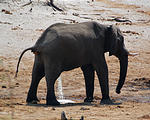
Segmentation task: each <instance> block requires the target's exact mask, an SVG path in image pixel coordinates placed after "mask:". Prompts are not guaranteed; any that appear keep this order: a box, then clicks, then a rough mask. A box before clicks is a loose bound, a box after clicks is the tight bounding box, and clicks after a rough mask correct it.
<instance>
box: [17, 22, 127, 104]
mask: <svg viewBox="0 0 150 120" xmlns="http://www.w3.org/2000/svg"><path fill="white" fill-rule="evenodd" d="M28 50H31V52H33V53H34V54H35V60H34V65H33V70H32V81H31V85H30V88H29V91H28V95H27V99H26V102H27V103H32V102H38V101H39V100H38V98H37V88H38V84H39V82H40V80H41V79H42V78H43V77H45V78H46V85H47V96H46V104H47V105H54V106H55V105H60V103H59V102H58V101H57V99H56V96H55V90H54V84H55V81H56V80H57V78H58V77H59V76H60V74H61V73H62V72H63V71H69V70H72V69H75V68H78V67H80V68H81V70H82V71H83V75H84V79H85V88H86V98H85V99H84V102H92V101H93V92H94V77H95V74H94V73H95V71H96V73H97V76H98V79H99V83H100V88H101V93H102V99H101V102H100V104H112V103H113V102H112V100H111V98H110V96H109V83H108V82H109V81H108V67H107V63H106V60H105V53H106V52H109V56H111V55H114V56H116V57H117V58H118V59H119V61H120V78H119V81H118V85H117V87H116V93H118V94H119V93H120V91H121V88H122V87H123V84H124V82H125V79H126V74H127V68H128V56H129V55H130V53H129V52H128V50H127V49H126V47H125V44H124V37H123V35H122V33H121V31H120V29H119V28H118V27H116V26H114V25H103V24H100V23H97V22H94V21H91V22H82V23H74V24H65V23H55V24H53V25H51V26H50V27H48V28H47V29H46V30H45V31H44V32H43V33H42V35H41V37H40V38H39V39H38V40H37V41H36V43H35V45H34V46H32V47H30V48H27V49H25V50H24V51H23V52H22V53H21V55H20V57H19V60H18V64H17V70H16V76H17V73H18V68H19V64H20V61H21V58H22V56H23V54H24V53H25V52H26V51H28Z"/></svg>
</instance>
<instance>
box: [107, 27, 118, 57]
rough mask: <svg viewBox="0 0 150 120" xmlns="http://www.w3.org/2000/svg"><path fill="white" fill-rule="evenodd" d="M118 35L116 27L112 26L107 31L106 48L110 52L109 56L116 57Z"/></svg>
mask: <svg viewBox="0 0 150 120" xmlns="http://www.w3.org/2000/svg"><path fill="white" fill-rule="evenodd" d="M116 42H117V40H116V33H115V28H114V26H112V25H110V26H108V27H107V30H106V42H105V48H106V49H107V51H108V52H109V56H111V55H114V54H115V52H116Z"/></svg>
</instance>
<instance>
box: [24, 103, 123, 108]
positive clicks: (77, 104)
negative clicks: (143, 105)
mask: <svg viewBox="0 0 150 120" xmlns="http://www.w3.org/2000/svg"><path fill="white" fill-rule="evenodd" d="M121 104H122V103H121V102H115V103H113V104H105V105H121ZM102 105H104V104H97V103H86V102H81V103H66V104H60V105H57V106H51V105H46V104H43V103H38V104H30V103H28V104H26V106H35V107H69V106H94V107H99V106H102Z"/></svg>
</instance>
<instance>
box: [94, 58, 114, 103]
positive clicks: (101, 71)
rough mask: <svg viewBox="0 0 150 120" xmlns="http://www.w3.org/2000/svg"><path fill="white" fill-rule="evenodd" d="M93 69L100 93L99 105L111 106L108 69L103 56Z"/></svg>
mask: <svg viewBox="0 0 150 120" xmlns="http://www.w3.org/2000/svg"><path fill="white" fill-rule="evenodd" d="M95 68H96V72H97V76H98V79H99V83H100V87H101V92H102V100H101V104H113V102H112V100H111V99H110V97H109V83H108V67H107V64H106V60H105V57H104V56H103V57H102V58H101V59H100V60H99V62H97V64H95Z"/></svg>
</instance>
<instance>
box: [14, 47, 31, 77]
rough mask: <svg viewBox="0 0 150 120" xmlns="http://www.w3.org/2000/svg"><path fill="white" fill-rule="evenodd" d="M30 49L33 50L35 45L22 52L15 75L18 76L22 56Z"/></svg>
mask: <svg viewBox="0 0 150 120" xmlns="http://www.w3.org/2000/svg"><path fill="white" fill-rule="evenodd" d="M28 50H31V51H32V52H33V50H34V47H30V48H27V49H25V50H24V51H23V52H22V53H21V55H20V57H19V60H18V63H17V70H16V74H15V77H17V74H18V69H19V64H20V61H21V58H22V56H23V54H24V53H25V52H26V51H28Z"/></svg>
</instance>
